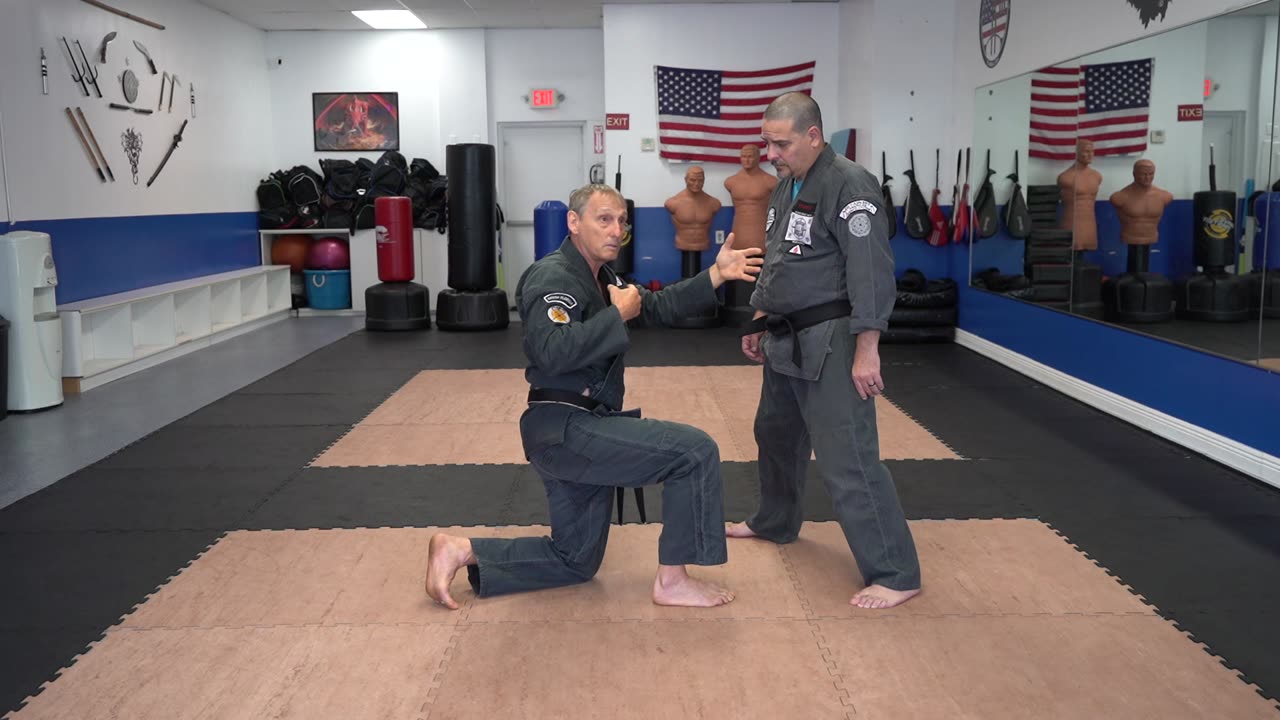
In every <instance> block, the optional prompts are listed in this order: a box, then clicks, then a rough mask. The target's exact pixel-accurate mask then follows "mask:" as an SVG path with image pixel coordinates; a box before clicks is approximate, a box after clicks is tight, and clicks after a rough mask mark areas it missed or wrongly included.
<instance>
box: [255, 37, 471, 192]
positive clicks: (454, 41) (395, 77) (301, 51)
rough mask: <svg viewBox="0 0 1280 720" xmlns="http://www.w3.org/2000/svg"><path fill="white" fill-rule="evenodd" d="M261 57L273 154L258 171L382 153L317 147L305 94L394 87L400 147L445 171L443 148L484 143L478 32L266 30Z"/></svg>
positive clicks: (407, 154) (316, 166)
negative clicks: (264, 60) (267, 83)
mask: <svg viewBox="0 0 1280 720" xmlns="http://www.w3.org/2000/svg"><path fill="white" fill-rule="evenodd" d="M266 57H267V58H269V59H268V62H267V65H266V66H267V67H268V68H270V69H269V71H268V77H269V79H270V87H271V105H270V107H271V113H270V116H271V137H272V139H273V142H272V148H273V152H272V153H271V154H269V155H267V156H266V157H263V158H260V172H262V173H263V174H266V173H267V172H268V171H270V170H274V169H276V168H286V167H291V166H293V165H298V164H305V165H310V166H311V167H312V168H314V169H316V170H319V169H320V162H319V161H320V159H321V158H322V157H329V158H345V159H350V160H355V159H357V158H360V157H362V156H363V157H368V158H370V159H377V157H378V156H379V155H381V153H380V152H368V153H359V152H326V153H317V152H315V149H314V147H315V145H314V139H313V136H312V133H311V112H312V108H311V94H312V93H316V92H368V91H381V92H396V93H398V94H399V98H398V99H399V102H400V152H401V154H403V155H404V156H405V159H406V160H412V159H413V158H415V157H422V158H426V159H427V160H429V161H430V162H431V163H432V164H433V165H435V166H436V168H437V169H439V170H440V171H441V172H445V155H444V147H445V145H447V144H450V143H455V142H463V143H466V142H489V122H488V109H487V99H486V95H485V93H484V92H482V91H478V90H477V89H478V88H483V87H484V86H485V49H484V31H482V30H420V31H403V32H387V31H382V32H375V31H352V32H272V33H268V34H267V43H266Z"/></svg>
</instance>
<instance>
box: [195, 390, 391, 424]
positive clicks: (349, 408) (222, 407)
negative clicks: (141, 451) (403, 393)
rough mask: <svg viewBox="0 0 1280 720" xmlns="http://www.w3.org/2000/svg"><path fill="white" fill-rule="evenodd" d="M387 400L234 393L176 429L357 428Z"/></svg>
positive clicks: (366, 396) (371, 395)
mask: <svg viewBox="0 0 1280 720" xmlns="http://www.w3.org/2000/svg"><path fill="white" fill-rule="evenodd" d="M388 396H389V395H378V394H374V393H367V394H364V395H354V394H342V395H334V394H318V393H317V394H298V393H285V394H278V395H268V394H266V393H234V394H231V395H228V396H226V397H224V398H222V399H221V400H217V401H215V402H212V403H210V404H208V405H206V406H205V407H203V408H201V409H199V410H197V411H195V412H193V413H191V414H190V415H188V416H186V417H185V418H183V419H181V420H179V421H178V422H177V423H175V426H176V427H192V426H202V427H208V426H218V425H223V426H232V427H260V428H265V427H272V426H278V425H355V424H356V423H358V422H360V421H361V420H363V419H364V418H365V417H366V416H368V414H369V413H371V412H373V411H374V410H375V409H377V407H378V405H380V404H381V403H382V402H383V401H384V400H386V398H387V397H388Z"/></svg>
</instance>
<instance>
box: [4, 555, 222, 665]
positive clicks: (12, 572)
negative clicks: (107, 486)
mask: <svg viewBox="0 0 1280 720" xmlns="http://www.w3.org/2000/svg"><path fill="white" fill-rule="evenodd" d="M221 535H222V531H221V530H203V531H181V532H179V531H164V532H78V533H42V534H29V533H6V534H0V568H4V583H3V586H4V588H5V592H2V593H0V630H37V629H49V628H68V627H88V628H96V629H97V632H99V633H100V632H102V631H104V630H106V628H108V627H110V626H111V625H114V624H115V623H116V622H117V621H118V620H119V619H120V618H121V617H123V616H124V615H126V614H128V613H129V612H131V611H132V609H133V607H134V605H136V604H138V603H141V602H142V601H143V600H144V599H145V598H146V596H147V595H148V594H149V593H151V592H153V591H154V590H155V589H156V588H157V587H159V586H160V585H163V584H165V583H166V582H168V581H169V579H170V578H171V577H172V576H173V575H175V574H177V573H178V571H179V570H181V569H182V568H183V567H185V566H186V565H187V564H188V563H190V562H191V561H192V560H194V559H195V558H196V557H197V556H199V555H200V553H202V552H204V550H205V549H206V548H207V547H208V546H209V545H210V544H212V543H213V542H214V541H215V540H217V539H218V538H219V537H220V536H221ZM92 639H93V638H92V637H89V638H87V639H86V640H85V642H89V641H90V640H92Z"/></svg>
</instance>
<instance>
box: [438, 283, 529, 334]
mask: <svg viewBox="0 0 1280 720" xmlns="http://www.w3.org/2000/svg"><path fill="white" fill-rule="evenodd" d="M507 307H508V306H507V293H506V292H504V291H502V290H497V289H494V290H481V291H479V292H463V291H461V290H454V289H453V288H449V289H447V290H441V291H440V295H439V296H438V297H436V326H437V327H439V328H440V329H441V330H501V329H502V328H505V327H506V326H507V325H508V324H510V322H511V316H510V315H509V314H508V312H509V311H508V309H507Z"/></svg>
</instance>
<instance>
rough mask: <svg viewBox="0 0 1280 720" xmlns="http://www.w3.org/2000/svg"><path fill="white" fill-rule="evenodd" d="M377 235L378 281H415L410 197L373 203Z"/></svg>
mask: <svg viewBox="0 0 1280 720" xmlns="http://www.w3.org/2000/svg"><path fill="white" fill-rule="evenodd" d="M373 217H374V223H375V228H374V234H375V237H376V239H377V246H378V279H379V280H381V281H382V282H409V281H411V280H413V275H414V271H413V202H412V201H410V200H409V198H407V197H398V196H397V197H380V198H375V199H374V201H373Z"/></svg>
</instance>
